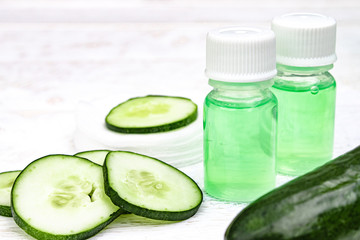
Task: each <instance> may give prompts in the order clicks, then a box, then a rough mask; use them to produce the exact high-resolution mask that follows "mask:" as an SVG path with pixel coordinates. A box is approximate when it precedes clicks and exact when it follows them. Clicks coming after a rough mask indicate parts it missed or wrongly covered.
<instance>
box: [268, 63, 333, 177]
mask: <svg viewBox="0 0 360 240" xmlns="http://www.w3.org/2000/svg"><path fill="white" fill-rule="evenodd" d="M277 68H278V76H277V77H276V78H275V83H274V85H273V87H272V91H273V92H274V94H275V96H276V97H277V99H278V104H279V105H278V137H277V163H276V164H277V171H278V172H279V173H282V174H286V175H294V176H298V175H302V174H304V173H306V172H308V171H310V170H312V169H314V168H316V167H318V166H320V165H322V164H324V163H326V162H327V161H329V160H331V158H332V152H333V139H334V118H335V95H336V83H335V80H334V78H333V76H332V75H331V74H330V73H329V72H328V70H330V69H331V68H332V65H328V66H322V67H311V68H310V67H307V68H305V67H289V66H284V65H278V66H277Z"/></svg>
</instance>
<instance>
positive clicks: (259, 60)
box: [205, 27, 276, 82]
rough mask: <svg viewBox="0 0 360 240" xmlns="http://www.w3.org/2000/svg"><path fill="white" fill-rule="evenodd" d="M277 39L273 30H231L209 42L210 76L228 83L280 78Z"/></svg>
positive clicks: (217, 33) (212, 33) (213, 35)
mask: <svg viewBox="0 0 360 240" xmlns="http://www.w3.org/2000/svg"><path fill="white" fill-rule="evenodd" d="M275 57H276V51H275V35H274V33H273V32H272V31H271V30H267V29H261V28H250V27H228V28H221V29H217V30H213V31H210V32H209V33H208V35H207V38H206V70H205V73H206V76H207V77H208V78H210V79H213V80H218V81H225V82H257V81H264V80H268V79H271V78H273V77H274V76H275V75H276V59H275Z"/></svg>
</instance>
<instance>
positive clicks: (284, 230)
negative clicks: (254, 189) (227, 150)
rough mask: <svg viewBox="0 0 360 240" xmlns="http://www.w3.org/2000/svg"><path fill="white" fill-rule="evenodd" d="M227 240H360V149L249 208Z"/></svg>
mask: <svg viewBox="0 0 360 240" xmlns="http://www.w3.org/2000/svg"><path fill="white" fill-rule="evenodd" d="M225 239H227V240H235V239H239V240H240V239H241V240H250V239H251V240H255V239H258V240H260V239H261V240H288V239H292V240H295V239H296V240H300V239H301V240H347V239H348V240H356V239H360V146H358V147H357V148H355V149H353V150H352V151H350V152H348V153H345V154H344V155H341V156H339V157H338V158H336V159H334V160H332V161H330V162H328V163H326V164H325V165H323V166H321V167H319V168H317V169H315V170H313V171H311V172H309V173H307V174H305V175H302V176H300V177H298V178H296V179H294V180H292V181H290V182H288V183H286V184H284V185H283V186H280V187H279V188H276V189H274V190H273V191H271V192H269V193H267V194H265V195H264V196H262V197H260V198H259V199H257V200H256V201H254V202H253V203H251V204H250V205H248V206H247V207H246V208H245V209H244V210H243V211H241V212H240V213H239V214H238V215H237V216H236V217H235V219H234V220H233V221H232V223H231V224H230V226H229V227H228V229H227V230H226V233H225Z"/></svg>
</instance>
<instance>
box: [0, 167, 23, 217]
mask: <svg viewBox="0 0 360 240" xmlns="http://www.w3.org/2000/svg"><path fill="white" fill-rule="evenodd" d="M20 172H21V171H11V172H2V173H0V215H1V216H5V217H11V216H12V214H11V207H10V198H11V196H10V195H11V194H10V193H11V188H12V186H13V184H14V181H15V179H16V177H17V176H18V175H19V174H20Z"/></svg>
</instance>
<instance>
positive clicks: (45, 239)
mask: <svg viewBox="0 0 360 240" xmlns="http://www.w3.org/2000/svg"><path fill="white" fill-rule="evenodd" d="M49 156H67V155H61V154H54V155H47V156H44V157H41V158H39V159H36V160H34V161H32V162H31V163H30V164H28V165H27V166H26V167H25V168H24V170H25V169H26V168H27V167H28V166H30V165H31V164H33V163H34V162H36V161H39V160H41V159H43V158H46V157H49ZM68 156H69V157H73V156H71V155H68ZM78 158H81V157H78ZM81 159H84V160H86V161H89V162H91V161H90V160H88V159H86V158H81ZM91 163H93V164H95V165H98V166H100V167H101V165H99V164H96V163H94V162H91ZM20 175H21V173H20V174H19V176H20ZM15 181H16V180H15ZM12 191H13V189H12V190H11V196H12ZM11 213H12V217H13V219H14V221H15V223H16V224H17V225H18V226H19V227H20V228H21V229H23V230H24V231H25V232H26V233H27V234H29V235H30V236H32V237H34V238H36V239H39V240H82V239H87V238H90V237H92V236H94V235H96V234H97V233H99V232H100V231H101V230H103V229H104V228H105V227H106V226H107V225H109V224H110V223H111V222H113V221H114V220H115V219H116V218H117V217H119V216H120V215H122V214H123V213H126V211H124V210H123V209H121V208H119V210H117V211H116V212H114V213H112V214H111V215H110V218H109V219H108V220H107V221H105V222H103V223H101V224H99V225H97V226H96V227H94V228H92V229H90V230H88V231H84V232H80V233H77V234H69V235H54V234H51V233H46V232H42V231H40V230H37V229H35V228H33V227H32V226H30V225H29V224H28V223H26V221H24V220H23V219H22V218H21V217H20V216H19V215H18V214H17V213H16V210H15V209H14V208H13V199H12V198H11Z"/></svg>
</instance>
